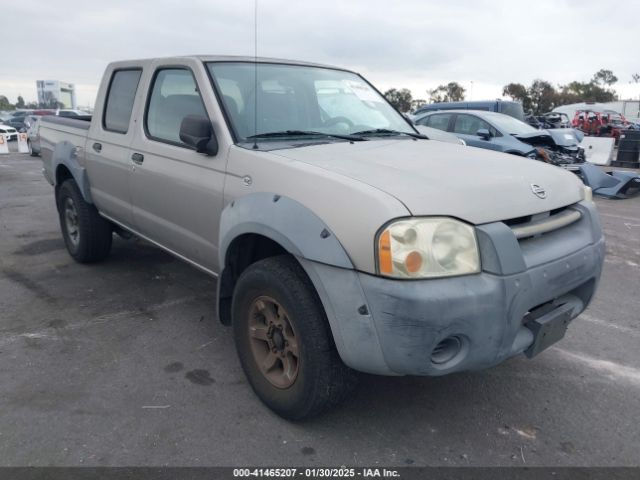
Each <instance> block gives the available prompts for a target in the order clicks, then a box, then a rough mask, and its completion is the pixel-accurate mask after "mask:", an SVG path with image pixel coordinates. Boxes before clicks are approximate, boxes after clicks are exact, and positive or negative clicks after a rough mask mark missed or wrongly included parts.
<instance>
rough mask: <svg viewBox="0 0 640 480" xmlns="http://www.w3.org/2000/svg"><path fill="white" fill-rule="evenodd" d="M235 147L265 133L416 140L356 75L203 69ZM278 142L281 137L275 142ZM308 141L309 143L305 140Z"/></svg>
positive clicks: (221, 65) (222, 65) (270, 68)
mask: <svg viewBox="0 0 640 480" xmlns="http://www.w3.org/2000/svg"><path fill="white" fill-rule="evenodd" d="M207 67H208V68H209V71H210V72H211V76H212V78H213V80H214V82H215V84H216V87H217V90H218V92H219V93H220V97H221V101H222V103H223V104H224V108H225V110H226V112H227V116H228V117H229V120H230V121H231V123H232V126H233V129H234V131H235V134H236V136H237V137H238V141H241V142H242V141H246V140H247V138H248V137H252V136H255V135H258V136H260V135H264V134H268V133H280V132H291V135H290V136H291V137H295V136H296V134H295V132H317V133H318V134H319V135H322V134H329V135H350V134H353V133H357V132H363V131H370V130H390V131H398V132H405V133H411V134H415V130H413V129H412V128H411V126H410V125H409V124H408V122H407V121H406V120H405V119H404V118H403V117H402V116H401V115H400V114H399V113H398V112H396V111H395V110H394V109H393V108H392V107H391V106H390V105H389V103H387V101H386V100H385V99H384V98H383V97H382V96H381V95H380V94H379V93H378V92H377V91H376V90H374V89H373V88H372V87H371V86H370V85H369V84H368V83H367V82H365V81H364V80H363V79H362V78H360V77H359V76H358V75H356V74H354V73H350V72H345V71H342V70H332V69H328V68H320V67H309V66H299V65H282V64H269V63H258V64H257V72H258V75H257V77H258V78H257V84H258V98H257V115H256V98H255V90H256V88H255V83H256V82H255V69H256V65H255V64H253V63H248V62H211V63H208V64H207ZM274 138H278V139H279V140H282V137H281V136H280V137H274ZM307 140H308V139H307Z"/></svg>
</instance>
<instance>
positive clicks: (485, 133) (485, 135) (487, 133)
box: [476, 128, 491, 140]
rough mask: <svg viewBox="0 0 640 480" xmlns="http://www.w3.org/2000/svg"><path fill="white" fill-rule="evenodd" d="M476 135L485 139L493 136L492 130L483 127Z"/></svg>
mask: <svg viewBox="0 0 640 480" xmlns="http://www.w3.org/2000/svg"><path fill="white" fill-rule="evenodd" d="M476 135H477V136H479V137H481V138H482V139H483V140H489V139H490V138H491V132H490V131H489V130H487V129H486V128H481V129H480V130H478V131H477V132H476Z"/></svg>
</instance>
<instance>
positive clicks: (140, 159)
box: [131, 153, 144, 165]
mask: <svg viewBox="0 0 640 480" xmlns="http://www.w3.org/2000/svg"><path fill="white" fill-rule="evenodd" d="M131 160H133V163H137V164H138V165H142V162H144V155H143V154H141V153H133V154H131Z"/></svg>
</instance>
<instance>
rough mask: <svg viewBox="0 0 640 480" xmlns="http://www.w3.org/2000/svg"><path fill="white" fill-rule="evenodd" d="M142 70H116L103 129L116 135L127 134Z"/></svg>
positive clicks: (112, 79)
mask: <svg viewBox="0 0 640 480" xmlns="http://www.w3.org/2000/svg"><path fill="white" fill-rule="evenodd" d="M141 75H142V70H141V69H131V70H116V71H115V72H114V73H113V76H112V77H111V83H110V84H109V91H108V93H107V99H106V103H105V107H104V118H103V122H102V123H103V127H104V129H105V130H109V131H111V132H116V133H127V130H129V121H130V120H131V112H132V110H133V102H134V100H135V98H136V91H137V90H138V83H139V82H140V76H141Z"/></svg>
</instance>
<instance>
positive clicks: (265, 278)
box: [232, 255, 356, 420]
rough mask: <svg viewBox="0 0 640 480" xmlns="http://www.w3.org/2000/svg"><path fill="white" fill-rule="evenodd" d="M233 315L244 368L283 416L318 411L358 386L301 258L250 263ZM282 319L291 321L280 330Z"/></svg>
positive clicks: (262, 396) (264, 398)
mask: <svg viewBox="0 0 640 480" xmlns="http://www.w3.org/2000/svg"><path fill="white" fill-rule="evenodd" d="M270 300H273V301H275V302H276V303H277V306H275V305H273V304H271V302H270ZM232 318H233V333H234V339H235V344H236V349H237V351H238V357H239V359H240V363H241V365H242V369H243V370H244V373H245V375H246V376H247V379H248V380H249V383H250V384H251V387H252V388H253V390H254V391H255V393H256V394H257V395H258V397H259V398H260V400H262V402H263V403H264V404H265V405H267V406H268V407H269V408H270V409H271V410H273V411H274V412H275V413H277V414H278V415H280V416H281V417H283V418H286V419H289V420H301V419H303V418H307V417H311V416H314V415H317V414H319V413H321V412H323V411H325V410H327V409H329V408H331V407H333V406H335V405H337V404H339V403H340V402H342V401H343V400H344V399H345V398H346V397H347V396H348V394H349V393H350V391H351V390H352V389H353V387H354V386H355V383H356V375H355V372H354V371H353V370H351V369H349V368H348V367H346V366H345V365H344V363H342V360H341V359H340V356H339V355H338V352H337V350H336V347H335V344H334V342H333V337H332V335H331V330H330V328H329V322H328V321H327V318H326V314H325V312H324V309H323V307H322V304H321V303H320V299H319V298H318V295H317V293H316V291H315V289H314V287H313V285H312V284H311V281H310V280H309V278H308V277H307V275H306V273H305V272H304V270H303V269H302V267H301V266H300V264H298V262H297V261H296V260H295V258H293V257H291V256H289V255H282V256H277V257H270V258H266V259H264V260H260V261H258V262H256V263H254V264H252V265H251V266H249V267H248V268H247V269H246V270H245V271H244V272H243V273H242V274H241V276H240V278H239V279H238V282H237V284H236V286H235V289H234V293H233V300H232ZM271 320H274V323H273V324H272V326H271V327H268V324H269V323H270V321H271ZM278 322H281V323H284V324H285V326H284V328H283V329H282V330H280V332H281V334H280V335H279V334H278V333H277V330H278V328H279V327H278ZM287 324H288V325H287ZM274 325H275V328H273V327H274ZM280 326H282V325H280ZM269 328H272V333H271V335H272V336H271V338H270V339H269ZM265 329H266V330H265ZM265 332H266V333H265ZM252 334H253V336H252ZM265 335H266V339H265ZM257 337H260V338H257ZM283 339H284V344H285V346H284V347H282V350H280V349H279V347H280V346H281V345H279V344H282V342H281V341H280V340H283ZM269 342H271V343H269ZM296 346H297V348H295V347H296ZM272 347H273V348H272ZM274 349H275V350H274ZM294 351H296V352H297V357H296V356H295V355H294ZM269 352H270V353H269ZM271 354H273V356H279V357H280V359H279V360H278V359H276V360H275V363H273V365H274V366H273V369H272V370H270V371H265V368H264V367H261V365H271V364H272V360H273V356H270V355H271ZM294 370H295V371H294ZM280 371H282V374H280ZM285 371H286V372H287V374H285ZM287 383H288V384H287Z"/></svg>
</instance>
